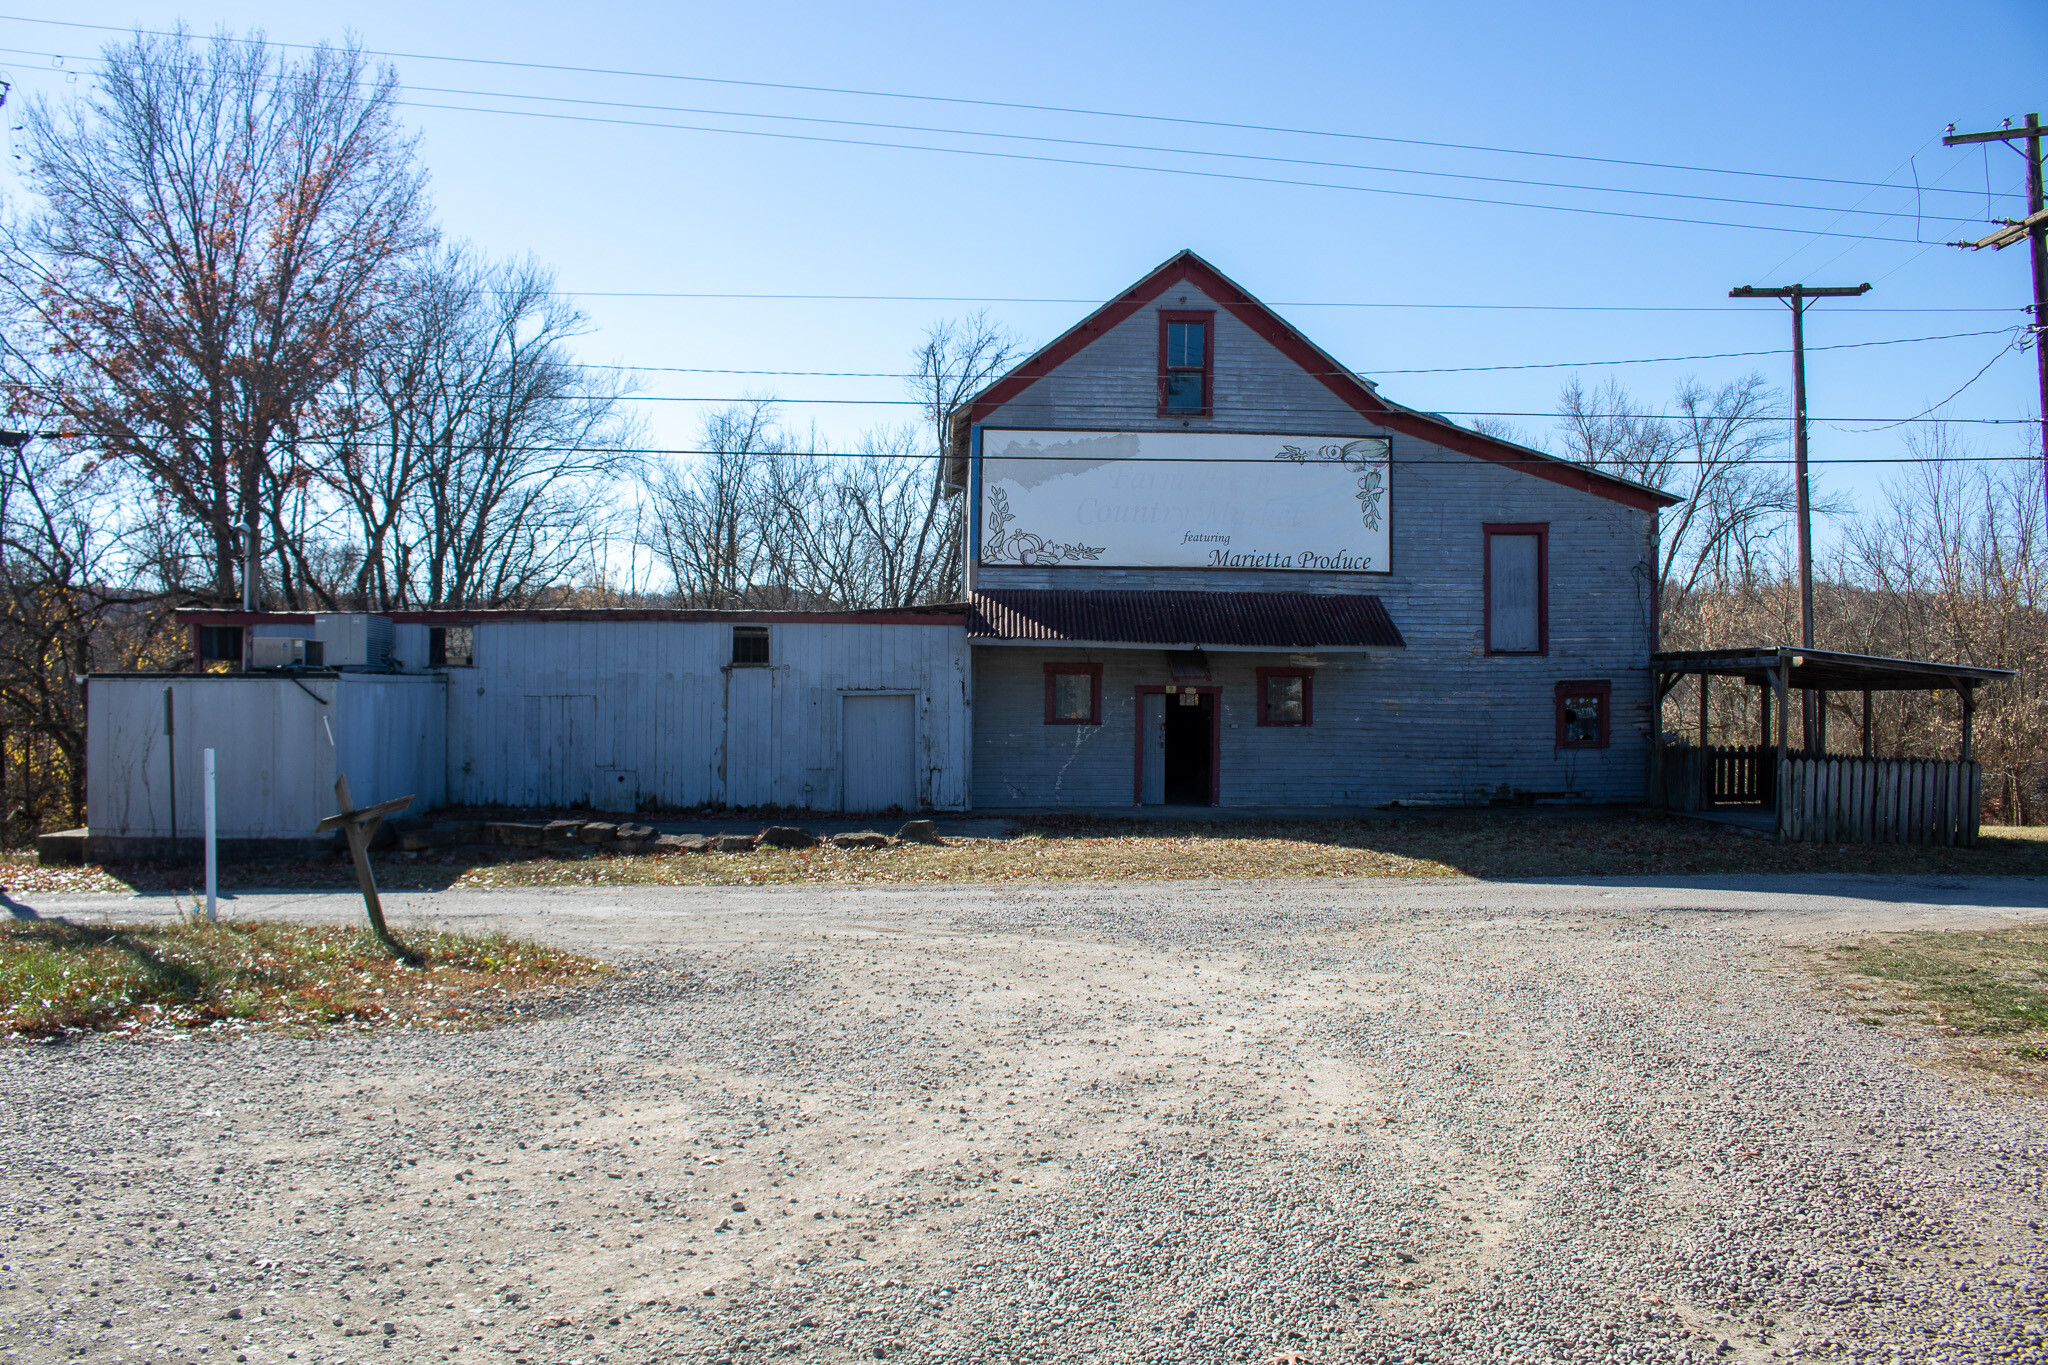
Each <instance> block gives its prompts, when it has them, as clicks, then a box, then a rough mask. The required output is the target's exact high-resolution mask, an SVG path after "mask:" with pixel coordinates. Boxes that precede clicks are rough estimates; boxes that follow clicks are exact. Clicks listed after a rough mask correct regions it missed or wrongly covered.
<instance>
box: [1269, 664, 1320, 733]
mask: <svg viewBox="0 0 2048 1365" xmlns="http://www.w3.org/2000/svg"><path fill="white" fill-rule="evenodd" d="M1258 674H1259V724H1261V725H1313V724H1315V681H1316V675H1315V670H1314V669H1312V668H1262V669H1260V670H1259V671H1258Z"/></svg>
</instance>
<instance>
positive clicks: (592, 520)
mask: <svg viewBox="0 0 2048 1365" xmlns="http://www.w3.org/2000/svg"><path fill="white" fill-rule="evenodd" d="M406 298H407V306H406V307H405V308H404V309H402V310H397V311H396V312H394V314H393V316H392V318H391V320H390V322H389V323H388V325H387V326H386V328H385V329H384V331H383V333H382V334H381V335H380V336H379V338H378V339H377V342H376V344H375V345H373V346H372V347H371V348H370V349H369V350H368V351H367V352H366V353H365V355H364V356H363V358H362V359H361V361H360V362H359V363H357V364H356V365H353V366H351V367H350V368H349V370H348V371H347V372H346V373H345V374H344V375H343V376H342V377H341V381H340V384H339V387H338V391H337V394H336V400H335V402H336V407H337V408H338V409H339V410H340V411H342V412H343V413H345V414H346V415H347V418H348V420H347V421H346V422H345V423H344V422H342V421H341V420H339V419H337V421H336V422H335V423H334V426H335V433H334V434H333V435H332V436H331V437H330V438H329V439H327V440H325V441H322V442H317V443H306V444H305V445H303V446H301V447H299V448H297V449H296V450H295V452H294V454H295V455H296V456H297V457H298V460H299V462H300V463H301V464H303V466H304V468H305V469H306V470H307V472H308V474H309V475H310V477H309V479H307V480H306V481H305V486H306V487H307V488H308V489H309V490H310V491H309V492H308V493H307V495H306V496H305V497H304V498H302V499H301V500H300V501H298V502H292V501H290V500H280V503H279V506H280V507H281V508H294V507H300V506H307V505H312V504H316V503H318V502H320V501H321V500H322V499H325V500H326V501H327V502H329V503H330V504H331V505H333V506H334V508H335V509H336V510H337V511H338V512H339V513H340V514H341V517H342V520H343V522H344V523H345V524H344V525H343V526H342V528H341V529H340V531H339V532H338V535H337V536H335V537H330V538H326V539H323V538H322V537H321V536H319V535H316V534H314V533H313V530H312V528H311V527H310V526H305V525H300V526H296V527H293V528H291V530H292V534H290V535H286V536H282V537H280V538H279V539H278V540H277V541H276V542H275V543H276V545H277V546H279V547H280V555H279V558H280V561H281V562H280V574H281V575H282V574H284V573H285V572H287V571H288V569H292V568H295V569H296V572H297V575H298V577H299V578H300V580H301V581H303V582H305V583H307V584H308V585H309V586H310V587H311V588H312V589H313V591H314V593H315V594H316V595H317V596H318V597H319V598H320V599H321V600H323V601H325V602H327V603H328V604H330V605H336V604H339V603H341V602H343V601H346V602H348V603H350V604H353V605H358V606H367V607H372V608H376V609H380V610H388V609H390V608H393V607H406V606H430V607H450V606H499V605H507V604H513V603H518V602H522V601H525V600H528V599H530V598H531V597H532V595H533V594H534V593H536V592H538V591H540V590H542V589H544V588H551V587H553V586H555V585H557V584H559V583H561V582H564V581H566V580H568V579H570V578H573V577H574V576H576V574H578V573H579V572H587V571H589V570H590V569H592V568H593V567H596V566H597V564H598V562H599V560H600V559H601V557H602V552H603V548H604V545H605V544H606V543H607V541H608V540H609V538H610V535H611V532H612V530H613V529H614V527H613V523H614V521H615V520H616V518H617V516H618V511H619V509H618V505H617V500H616V499H615V498H614V497H613V496H612V494H613V491H614V487H615V485H617V484H618V483H620V482H621V481H623V480H625V479H626V478H628V477H629V476H630V475H632V473H633V472H634V469H635V462H634V457H633V456H632V455H631V454H630V453H629V446H630V441H631V438H632V435H633V433H634V431H635V430H636V428H635V426H634V424H633V423H632V422H631V421H630V420H628V419H626V418H624V417H623V416H622V415H621V413H620V408H619V403H618V400H619V398H620V397H621V396H622V394H623V392H624V385H623V384H621V383H618V382H616V381H607V380H604V379H598V378H593V377H591V375H590V374H589V373H588V372H586V371H584V370H583V369H581V368H580V367H578V366H577V365H576V364H575V363H574V362H572V361H571V360H570V359H569V353H568V345H569V343H570V341H571V340H572V339H573V338H575V337H576V336H577V335H579V334H580V333H581V332H582V331H583V330H584V327H585V320H584V318H583V315H582V314H581V313H580V312H578V311H577V310H576V309H575V308H573V307H572V306H570V305H569V304H567V303H565V302H564V301H563V300H562V299H561V297H560V295H559V294H558V293H557V291H556V290H555V288H554V279H553V277H552V276H551V275H550V274H549V273H548V272H547V271H545V270H543V269H541V268H540V267H539V266H537V265H535V264H533V263H531V262H520V263H513V264H506V265H496V266H492V265H487V264H484V263H482V262H480V261H479V260H478V259H477V258H476V257H475V256H474V255H473V254H472V253H470V252H468V251H466V250H462V249H455V250H450V251H447V252H443V253H440V254H439V255H437V256H435V257H434V258H433V259H432V260H430V261H429V262H427V263H426V264H425V265H423V266H422V267H421V268H420V269H419V270H418V272H417V276H416V278H415V279H414V280H413V281H412V282H411V284H410V286H409V287H408V289H407V291H406ZM304 520H306V517H305V516H303V515H302V517H301V521H302V522H303V521H304ZM280 529H285V528H282V527H281V528H280ZM322 551H325V554H326V559H325V562H324V565H323V563H322V562H321V561H320V560H319V559H317V558H316V556H318V555H320V554H321V552H322ZM286 556H290V557H291V558H292V561H293V562H292V564H291V565H289V566H287V565H285V564H284V563H283V562H282V561H283V560H284V558H285V557H286ZM323 568H324V572H323ZM343 575H346V576H345V577H344V576H343Z"/></svg>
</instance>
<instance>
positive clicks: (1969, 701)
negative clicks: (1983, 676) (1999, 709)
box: [1956, 683, 1977, 763]
mask: <svg viewBox="0 0 2048 1365" xmlns="http://www.w3.org/2000/svg"><path fill="white" fill-rule="evenodd" d="M1956 690H1957V691H1958V692H1961V693H1962V694H1963V756H1962V759H1963V762H1965V763H1968V762H1969V761H1970V722H1971V721H1972V720H1973V719H1975V717H1976V715H1977V689H1976V687H1975V686H1974V685H1973V684H1970V683H1964V684H1963V685H1962V686H1961V687H1959V688H1957V689H1956Z"/></svg>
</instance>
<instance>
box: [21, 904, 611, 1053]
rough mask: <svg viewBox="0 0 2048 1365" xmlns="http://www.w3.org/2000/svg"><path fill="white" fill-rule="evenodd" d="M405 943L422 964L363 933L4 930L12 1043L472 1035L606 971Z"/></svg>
mask: <svg viewBox="0 0 2048 1365" xmlns="http://www.w3.org/2000/svg"><path fill="white" fill-rule="evenodd" d="M405 937H406V945H407V946H408V947H409V948H411V949H412V950H413V951H414V953H415V954H417V955H418V957H419V959H420V962H421V964H422V965H420V966H418V967H409V966H406V965H404V964H402V963H400V962H398V961H396V960H394V959H393V958H392V956H391V954H390V952H388V951H387V950H386V949H384V948H383V947H382V946H381V945H379V944H378V943H377V941H376V940H375V939H373V938H372V937H371V936H370V934H369V931H368V930H367V929H366V928H357V927H345V928H344V927H339V926H333V925H303V924H278V923H270V922H263V921H247V922H238V923H218V924H207V923H204V922H184V923H178V924H93V925H83V924H72V923H69V922H67V921H64V920H16V921H13V922H10V923H7V924H5V925H0V1036H5V1037H7V1038H11V1039H22V1038H49V1037H58V1036H62V1035H64V1034H70V1033H83V1032H101V1033H125V1034H145V1033H160V1032H172V1031H191V1030H200V1029H204V1030H223V1029H226V1030H232V1029H236V1028H243V1027H249V1026H253V1025H259V1024H260V1025H270V1026H275V1027H282V1028H292V1029H301V1030H320V1029H326V1028H330V1027H335V1026H344V1027H354V1028H369V1027H391V1026H401V1027H431V1028H459V1027H464V1026H469V1025H472V1024H475V1023H478V1022H484V1021H487V1020H488V1019H489V1018H492V1017H494V1016H495V1013H496V1012H497V1011H499V1010H500V1009H502V1008H503V1007H505V1006H506V1005H508V1004H510V1003H511V1002H512V1001H514V1000H515V999H517V998H518V997H520V996H523V995H527V994H530V993H532V992H534V991H536V990H541V989H545V988H552V987H555V986H559V985H566V984H569V983H572V982H575V981H577V980H580V979H582V978H585V977H588V976H590V975H592V974H593V973H596V972H599V971H602V970H604V968H603V967H602V966H601V965H600V964H599V963H597V962H595V961H593V960H592V959H590V958H587V957H582V956H579V955H578V954H575V953H569V952H564V951H562V950H560V949H557V948H549V947H545V946H543V945H541V944H537V943H530V942H527V941H525V940H523V939H517V938H512V937H510V936H509V935H505V934H457V933H436V932H432V931H428V930H419V929H415V930H411V931H409V932H407V934H406V936H405Z"/></svg>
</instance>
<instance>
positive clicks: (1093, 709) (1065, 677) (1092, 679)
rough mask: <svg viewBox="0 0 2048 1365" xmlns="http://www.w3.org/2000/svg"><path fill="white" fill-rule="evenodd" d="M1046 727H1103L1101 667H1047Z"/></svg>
mask: <svg viewBox="0 0 2048 1365" xmlns="http://www.w3.org/2000/svg"><path fill="white" fill-rule="evenodd" d="M1045 723H1046V724H1047V725H1100V724H1102V665H1101V664H1047V665H1046V666H1045Z"/></svg>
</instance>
